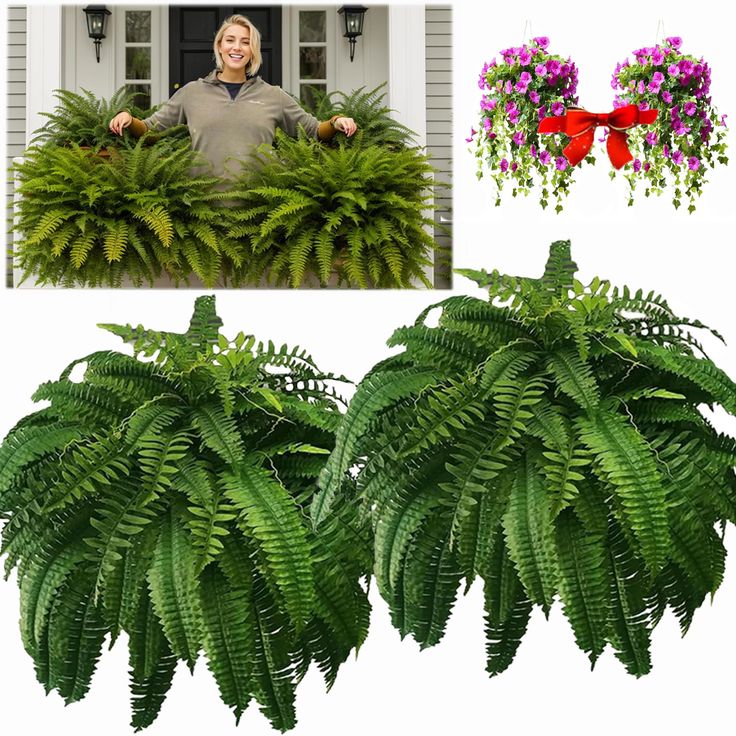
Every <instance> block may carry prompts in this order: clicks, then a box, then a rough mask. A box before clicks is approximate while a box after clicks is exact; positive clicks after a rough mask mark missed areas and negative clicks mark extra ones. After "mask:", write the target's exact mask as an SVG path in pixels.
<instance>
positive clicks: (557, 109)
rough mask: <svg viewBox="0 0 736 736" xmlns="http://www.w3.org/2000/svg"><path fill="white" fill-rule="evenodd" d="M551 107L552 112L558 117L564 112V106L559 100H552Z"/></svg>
mask: <svg viewBox="0 0 736 736" xmlns="http://www.w3.org/2000/svg"><path fill="white" fill-rule="evenodd" d="M551 109H552V114H553V115H556V116H558V117H559V116H560V115H564V114H565V106H564V105H563V104H562V103H561V102H553V103H552V108H551Z"/></svg>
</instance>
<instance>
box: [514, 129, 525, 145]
mask: <svg viewBox="0 0 736 736" xmlns="http://www.w3.org/2000/svg"><path fill="white" fill-rule="evenodd" d="M511 140H512V141H513V142H514V143H516V145H517V146H523V145H524V144H525V143H526V135H524V132H523V131H521V130H517V131H516V133H514V135H513V137H512V138H511Z"/></svg>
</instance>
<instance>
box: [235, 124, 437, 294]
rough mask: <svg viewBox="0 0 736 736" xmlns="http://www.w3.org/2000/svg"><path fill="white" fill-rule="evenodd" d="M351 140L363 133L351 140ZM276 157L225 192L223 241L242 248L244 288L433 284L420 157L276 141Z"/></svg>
mask: <svg viewBox="0 0 736 736" xmlns="http://www.w3.org/2000/svg"><path fill="white" fill-rule="evenodd" d="M357 135H358V136H360V135H361V133H358V134H357ZM276 140H277V148H276V149H275V150H272V149H268V150H264V151H263V152H262V166H260V167H259V168H258V170H257V171H255V172H253V173H251V174H249V175H247V176H246V177H245V178H244V179H243V180H242V181H241V183H240V186H238V187H236V189H235V190H234V191H233V192H232V196H233V197H234V198H236V199H237V200H239V202H240V204H239V206H238V207H236V208H234V209H232V210H231V212H230V213H229V215H230V217H229V228H228V229H227V230H226V232H227V235H228V236H229V237H231V238H233V239H234V240H236V241H239V242H240V243H241V244H242V247H243V249H244V250H245V251H246V253H247V254H248V255H245V256H244V257H243V268H242V270H241V271H240V273H242V274H243V276H242V278H243V279H245V280H248V279H251V280H252V279H254V278H256V277H259V276H261V275H262V274H264V273H268V274H269V278H270V280H271V281H272V282H274V283H288V284H289V285H290V286H292V287H297V286H300V285H301V284H302V283H303V282H304V281H305V280H307V279H308V277H309V276H310V275H311V276H312V277H313V278H316V279H317V280H318V281H319V283H321V284H322V285H326V284H327V283H328V281H329V280H330V278H331V277H332V276H333V275H336V278H337V281H338V283H344V284H347V285H349V286H357V287H360V288H367V287H371V286H372V287H409V286H412V285H414V284H416V283H418V282H421V283H423V284H424V285H425V286H427V287H431V286H432V284H431V282H430V281H429V279H428V278H427V276H426V275H425V269H426V267H427V266H429V265H430V264H431V260H430V256H431V255H432V251H433V248H434V247H435V241H434V238H433V237H432V236H431V235H430V234H429V232H428V230H427V229H428V228H431V227H432V226H433V225H434V221H433V220H432V218H431V217H430V216H429V215H428V213H429V214H431V211H432V209H433V206H434V205H433V195H432V189H433V186H434V185H433V181H432V179H431V178H430V177H431V174H432V172H433V169H432V167H431V166H430V164H429V162H428V160H427V157H426V156H425V155H424V154H423V153H422V152H421V151H420V150H419V149H410V148H406V149H398V150H391V149H390V148H387V147H382V146H362V145H353V146H347V145H342V146H339V147H337V148H334V149H333V148H329V147H327V146H324V145H322V144H320V143H319V142H317V141H313V140H309V139H307V138H306V137H304V136H300V137H299V138H298V139H290V138H289V137H288V136H286V135H283V134H280V133H277V136H276Z"/></svg>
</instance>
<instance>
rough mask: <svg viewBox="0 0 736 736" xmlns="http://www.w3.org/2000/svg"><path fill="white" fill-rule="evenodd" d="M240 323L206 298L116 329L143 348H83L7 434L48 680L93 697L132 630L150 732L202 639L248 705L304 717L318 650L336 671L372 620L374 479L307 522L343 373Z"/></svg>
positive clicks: (9, 529)
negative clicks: (177, 672)
mask: <svg viewBox="0 0 736 736" xmlns="http://www.w3.org/2000/svg"><path fill="white" fill-rule="evenodd" d="M221 324H222V323H221V321H220V318H219V317H218V316H217V314H216V312H215V308H214V297H200V298H199V299H198V300H197V301H196V304H195V309H194V315H193V317H192V320H191V324H190V326H189V329H188V330H187V331H186V332H185V333H183V334H178V333H170V332H154V331H150V330H145V329H144V328H143V327H131V326H130V325H127V326H117V325H106V326H105V327H106V329H108V330H110V331H111V332H113V333H115V334H117V335H120V336H121V337H122V338H123V339H124V340H126V341H127V342H129V343H132V345H133V350H134V352H135V355H134V356H133V357H131V356H129V355H123V354H120V353H115V352H106V351H103V352H98V353H93V354H92V355H89V356H87V357H85V358H82V359H81V360H79V361H75V362H74V363H72V364H71V365H70V366H69V367H68V368H67V369H66V370H64V372H63V373H62V375H61V377H60V378H59V380H57V381H52V382H48V383H45V384H43V385H42V386H41V387H40V388H39V390H38V391H37V393H36V394H35V398H36V399H37V400H39V401H41V400H43V401H47V402H49V405H48V406H47V407H46V408H45V409H42V410H41V411H39V412H37V413H35V414H32V415H30V416H29V417H26V418H25V419H23V420H21V421H20V422H19V423H18V425H17V426H16V427H15V428H14V429H13V430H11V432H10V433H9V435H8V436H7V437H6V439H5V441H4V443H3V444H2V445H1V446H0V516H1V517H2V518H3V519H4V520H5V526H4V528H3V547H2V551H3V553H5V554H6V555H7V570H8V572H10V569H12V568H14V567H17V569H18V582H19V585H20V590H21V632H22V638H23V644H24V646H25V648H26V650H27V651H28V653H29V654H30V655H31V657H33V659H34V662H35V664H36V672H37V675H38V679H39V680H40V682H41V683H42V684H43V685H44V687H45V688H46V689H47V690H49V689H56V690H58V692H59V693H60V694H61V695H62V697H64V699H65V700H66V701H67V702H72V701H75V700H79V699H80V698H82V697H84V695H85V694H86V692H87V690H88V688H89V684H90V680H91V678H92V675H93V673H94V670H95V667H96V663H97V660H98V658H99V656H100V653H101V648H102V643H103V640H104V639H105V637H106V636H107V635H108V634H109V635H110V637H111V640H112V641H115V640H116V638H117V637H118V635H119V634H120V632H125V633H126V634H127V638H128V641H129V649H130V672H131V675H130V687H131V694H132V712H133V716H132V723H133V726H134V727H135V728H136V729H139V728H144V727H146V726H147V725H149V724H150V723H152V722H153V720H154V719H155V718H156V715H157V714H158V711H159V709H160V707H161V705H162V703H163V701H164V699H165V697H166V693H167V691H168V689H169V687H170V685H171V680H172V676H173V672H174V668H175V666H176V663H177V661H179V660H182V661H184V662H186V663H187V665H188V666H189V667H190V668H192V667H194V664H195V662H196V661H197V659H198V658H199V656H200V654H202V653H204V655H205V657H206V658H207V661H208V666H209V668H210V670H211V671H212V673H213V675H214V677H215V680H216V682H217V684H218V687H219V688H220V693H221V695H222V699H223V701H224V702H225V703H226V704H227V705H228V706H229V707H230V708H232V709H233V711H234V713H235V716H236V719H238V718H240V716H241V715H242V713H243V711H244V710H245V709H246V707H247V706H248V704H249V703H250V702H251V701H253V700H254V701H257V702H258V703H259V704H260V706H261V708H262V709H263V712H264V713H265V714H266V716H267V717H268V718H269V719H271V721H272V723H273V725H274V726H275V727H276V728H279V729H282V730H284V729H287V728H291V727H292V726H293V725H294V723H295V711H294V693H295V688H296V684H297V681H298V679H299V678H300V677H301V676H302V675H303V674H304V672H305V671H306V669H307V668H308V667H309V665H310V663H311V662H312V661H314V662H316V663H317V665H318V667H319V668H320V669H321V670H322V671H323V672H324V673H325V677H326V679H327V682H328V685H331V684H332V683H333V682H334V679H335V676H336V674H337V669H338V668H339V666H340V664H341V663H342V662H344V661H345V659H347V657H348V656H349V654H350V653H351V651H352V650H354V649H356V648H357V647H359V646H360V644H361V642H362V641H363V639H364V637H365V635H366V632H367V628H368V601H367V596H366V593H365V590H364V587H363V585H362V583H361V578H362V576H363V575H364V574H365V573H366V572H367V570H368V569H369V566H370V561H369V555H370V552H369V548H368V547H367V545H366V542H365V536H366V534H365V532H366V530H365V529H364V528H363V527H362V526H361V525H360V524H359V523H358V522H357V521H356V514H355V512H354V506H355V501H354V493H353V494H345V495H342V496H341V497H340V499H336V500H335V503H334V504H333V510H334V511H335V513H334V515H333V516H332V517H331V521H330V523H328V524H325V525H324V527H323V528H321V529H320V530H319V531H318V532H315V531H314V530H313V529H312V528H311V525H310V524H309V523H308V520H307V513H308V511H309V506H310V503H311V500H312V498H313V496H314V494H315V492H316V488H317V487H316V478H317V476H318V475H319V473H320V471H321V470H322V468H323V467H324V465H325V462H326V458H327V455H328V454H329V452H330V451H331V449H332V448H333V446H334V432H335V428H336V426H337V424H338V423H339V418H340V406H341V400H340V399H339V398H338V397H337V395H336V393H335V389H334V388H333V384H334V383H335V382H336V381H339V380H342V379H340V378H339V377H337V376H333V375H331V374H326V373H322V372H321V371H320V370H319V369H318V368H317V366H316V365H315V364H314V362H313V361H312V359H311V357H310V356H309V355H308V354H307V353H305V352H304V351H303V350H300V349H298V348H296V349H292V348H288V347H286V346H284V347H276V346H275V345H273V344H272V343H270V342H269V343H266V344H263V343H258V342H256V340H255V338H253V337H252V336H247V335H244V334H242V333H241V334H239V335H238V336H237V337H236V338H235V339H234V340H228V339H227V338H225V337H224V336H223V335H221V334H220V331H219V330H220V326H221ZM79 364H83V365H84V367H85V371H84V378H83V380H82V381H81V382H72V381H71V380H70V374H71V372H72V370H73V368H74V367H75V366H77V365H79Z"/></svg>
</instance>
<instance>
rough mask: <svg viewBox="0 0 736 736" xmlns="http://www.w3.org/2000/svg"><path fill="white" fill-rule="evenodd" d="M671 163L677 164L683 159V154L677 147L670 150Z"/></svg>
mask: <svg viewBox="0 0 736 736" xmlns="http://www.w3.org/2000/svg"><path fill="white" fill-rule="evenodd" d="M671 158H672V163H674V164H677V165H678V166H679V165H680V164H681V163H682V162H683V161H684V160H685V154H684V153H683V152H682V151H681V150H680V149H679V148H678V149H675V150H674V151H672V157H671Z"/></svg>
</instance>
